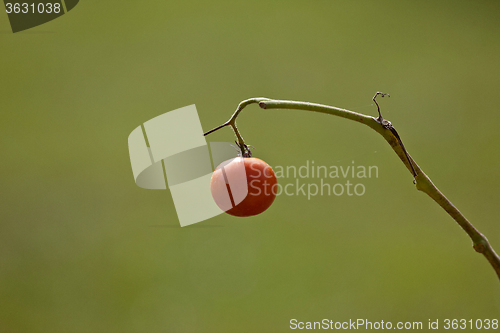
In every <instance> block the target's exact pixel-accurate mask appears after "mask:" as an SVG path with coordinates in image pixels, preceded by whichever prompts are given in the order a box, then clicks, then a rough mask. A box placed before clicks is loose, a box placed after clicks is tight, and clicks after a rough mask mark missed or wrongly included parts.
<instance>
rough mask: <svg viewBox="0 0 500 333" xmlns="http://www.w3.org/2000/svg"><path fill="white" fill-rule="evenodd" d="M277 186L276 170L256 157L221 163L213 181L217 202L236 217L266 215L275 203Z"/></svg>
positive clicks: (214, 196) (211, 188)
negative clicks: (266, 211)
mask: <svg viewBox="0 0 500 333" xmlns="http://www.w3.org/2000/svg"><path fill="white" fill-rule="evenodd" d="M277 186H278V181H277V179H276V174H275V173H274V171H273V169H272V168H271V167H270V166H269V164H267V163H266V162H264V161H262V160H261V159H258V158H255V157H236V158H233V159H230V160H227V161H225V162H222V163H221V164H220V165H219V166H218V167H217V168H216V169H215V171H214V173H213V174H212V179H211V181H210V190H211V192H212V197H213V198H214V200H215V203H216V204H217V206H219V208H221V209H222V210H223V211H225V212H226V213H228V214H230V215H233V216H253V215H257V214H260V213H262V212H264V211H265V210H266V209H268V208H269V207H270V206H271V204H272V203H273V201H274V199H275V197H276V191H277Z"/></svg>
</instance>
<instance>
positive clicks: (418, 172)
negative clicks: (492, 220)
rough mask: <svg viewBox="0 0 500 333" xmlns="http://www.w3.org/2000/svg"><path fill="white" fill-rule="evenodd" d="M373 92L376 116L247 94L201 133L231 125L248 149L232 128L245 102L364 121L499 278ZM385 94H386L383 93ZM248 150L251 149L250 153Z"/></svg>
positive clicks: (479, 241) (493, 259)
mask: <svg viewBox="0 0 500 333" xmlns="http://www.w3.org/2000/svg"><path fill="white" fill-rule="evenodd" d="M377 95H381V96H382V97H383V96H384V95H387V94H384V93H380V92H377V93H376V94H375V96H374V97H373V101H374V102H375V104H376V105H377V110H378V113H379V117H378V118H374V117H371V116H367V115H364V114H361V113H357V112H353V111H349V110H345V109H341V108H336V107H333V106H328V105H322V104H315V103H307V102H297V101H284V100H273V99H269V98H263V97H260V98H251V99H247V100H245V101H243V102H241V103H240V104H239V105H238V108H236V111H235V112H234V114H233V115H232V116H231V118H230V119H229V120H228V121H227V122H225V123H224V124H222V125H221V126H218V127H216V128H214V129H212V130H210V131H208V132H206V133H205V134H204V135H208V134H210V133H212V132H214V131H216V130H218V129H220V128H222V127H225V126H228V125H229V126H231V127H232V128H233V131H234V133H235V135H236V137H237V139H238V146H239V147H240V149H241V153H242V155H243V156H246V155H245V154H248V153H250V150H249V148H248V146H247V145H246V144H245V142H244V141H243V138H242V137H241V135H240V133H239V132H238V129H237V128H236V118H237V117H238V115H239V113H240V112H241V110H243V108H244V107H245V106H247V105H249V104H253V103H258V104H259V106H260V107H261V108H262V109H296V110H305V111H314V112H320V113H326V114H329V115H333V116H338V117H342V118H347V119H350V120H354V121H357V122H359V123H362V124H365V125H367V126H369V127H370V128H372V129H373V130H375V131H377V132H378V133H379V134H380V135H382V136H383V137H384V139H385V140H386V141H387V142H388V143H389V144H390V145H391V147H392V149H393V150H394V151H395V152H396V154H397V155H398V156H399V158H400V159H401V161H402V162H403V163H404V164H405V165H406V167H407V168H408V170H409V171H410V172H411V173H412V175H413V177H414V183H415V184H416V188H417V189H418V190H419V191H422V192H424V193H426V194H427V195H428V196H430V197H431V198H432V199H433V200H434V201H436V202H437V203H438V205H440V206H441V207H442V208H443V209H444V210H445V211H446V212H447V213H448V214H449V215H450V216H451V217H452V218H453V219H454V220H455V221H456V222H457V223H458V224H459V225H460V227H462V229H463V230H464V231H465V232H466V233H467V235H469V237H470V238H471V240H472V243H473V248H474V250H476V251H477V252H479V253H482V254H483V255H484V256H485V258H486V259H487V260H488V262H489V263H490V264H491V266H492V267H493V269H494V270H495V272H496V274H497V276H498V278H499V279H500V257H499V256H498V254H496V252H495V250H494V249H493V248H492V247H491V245H490V243H489V242H488V239H487V238H486V237H485V236H484V235H483V234H481V233H480V232H479V231H478V230H477V229H476V228H475V227H474V226H473V225H472V224H471V223H470V222H469V221H468V220H467V218H465V216H464V215H463V214H462V213H461V212H460V211H459V210H458V209H457V208H456V207H455V206H454V205H453V204H452V203H451V202H450V201H449V200H448V199H447V198H446V197H445V196H444V195H443V193H441V191H439V189H438V188H437V187H436V186H435V185H434V184H433V183H432V181H431V180H430V178H429V177H428V176H427V175H426V174H425V173H424V172H423V171H422V169H420V167H419V166H418V164H417V163H416V162H415V161H414V160H413V159H412V158H411V156H410V154H408V152H407V151H406V149H405V147H404V145H403V142H402V141H401V138H400V136H399V134H398V132H397V131H396V129H395V128H394V126H392V124H391V122H390V121H387V120H385V119H383V118H382V114H381V113H380V107H379V105H378V103H377V101H376V97H377ZM387 96H388V95H387ZM250 154H251V153H250Z"/></svg>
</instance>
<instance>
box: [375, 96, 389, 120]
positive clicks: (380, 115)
mask: <svg viewBox="0 0 500 333" xmlns="http://www.w3.org/2000/svg"><path fill="white" fill-rule="evenodd" d="M378 95H380V96H382V97H384V96H387V97H391V95H389V94H387V93H383V92H380V91H377V92H376V93H375V96H373V98H372V100H373V101H374V102H375V104H377V111H378V118H377V120H378V121H379V122H380V123H382V122H383V120H384V118H382V113H380V106H378V103H377V96H378Z"/></svg>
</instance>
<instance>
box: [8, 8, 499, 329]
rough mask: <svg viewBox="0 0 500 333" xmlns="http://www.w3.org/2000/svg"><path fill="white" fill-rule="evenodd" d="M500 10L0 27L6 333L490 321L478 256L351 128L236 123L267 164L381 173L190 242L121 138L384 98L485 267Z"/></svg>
mask: <svg viewBox="0 0 500 333" xmlns="http://www.w3.org/2000/svg"><path fill="white" fill-rule="evenodd" d="M499 15H500V3H499V2H497V1H487V0H482V1H465V0H464V1H459V0H454V1H451V0H448V1H386V0H380V1H376V2H374V1H307V2H305V1H273V2H269V1H259V2H258V1H244V2H243V1H210V2H203V1H186V2H179V1H178V2H169V1H149V2H137V1H116V0H109V1H95V0H94V1H93V0H86V1H81V2H80V4H79V5H78V6H77V7H75V9H74V10H72V11H71V12H70V13H68V14H67V15H64V16H62V17H61V18H58V19H56V20H54V21H51V22H49V23H47V24H44V25H42V26H39V27H36V28H33V29H30V30H27V31H25V32H20V33H17V34H12V33H11V31H10V27H9V25H8V19H7V15H0V49H1V50H2V55H1V58H0V59H1V62H0V73H1V80H0V100H1V111H0V112H1V118H0V119H1V121H0V127H1V130H0V143H1V144H0V156H1V159H2V163H1V164H0V170H1V175H2V176H1V178H0V188H1V191H0V195H1V197H0V202H1V206H2V208H1V210H0V221H1V223H0V332H281V331H288V330H289V321H290V319H292V318H296V319H298V320H299V321H315V320H316V321H319V320H321V319H323V318H329V319H332V320H334V321H345V320H349V319H353V320H355V319H357V318H366V319H368V320H371V321H380V320H384V321H394V322H395V321H407V320H408V321H422V322H424V325H425V323H427V322H428V319H432V320H435V319H441V320H443V319H445V318H459V319H460V318H465V319H474V320H475V319H477V318H493V317H495V316H497V318H498V313H499V312H500V311H499V310H500V297H499V283H498V279H497V277H496V275H495V273H494V272H493V270H492V269H491V268H490V266H489V265H488V263H487V261H486V260H485V259H484V258H483V257H482V256H481V255H479V254H476V253H475V252H474V251H473V249H472V247H471V241H470V240H469V239H468V237H467V235H466V234H465V233H464V232H463V231H462V230H460V228H459V227H458V225H456V223H455V222H454V221H453V220H452V219H451V218H450V217H449V216H448V215H447V214H446V213H445V212H444V211H443V210H442V209H441V208H440V207H439V206H438V205H437V204H435V203H434V202H432V200H430V199H429V198H428V197H427V196H425V195H424V194H422V193H419V192H417V191H416V190H415V188H414V185H413V184H412V177H411V175H410V173H409V172H408V171H407V170H406V169H405V167H404V166H403V164H402V163H401V162H400V161H399V160H398V158H397V156H396V155H395V154H394V152H393V151H392V150H391V148H390V147H389V146H388V145H387V144H386V142H385V141H384V140H383V138H382V137H380V136H378V134H376V133H375V132H373V131H371V130H369V129H368V128H365V127H363V126H361V125H360V124H357V123H354V122H350V121H347V120H344V119H340V118H335V117H330V116H327V115H322V114H315V113H308V112H303V111H290V110H273V111H271V110H261V109H259V108H258V107H257V106H250V107H248V108H247V109H245V111H244V112H243V113H242V114H241V116H240V117H239V118H238V125H239V129H240V130H241V133H242V135H243V136H244V138H245V140H246V141H247V143H248V144H252V145H253V146H255V147H256V149H255V150H254V154H255V156H256V157H259V158H262V159H264V160H265V161H266V162H268V163H269V164H270V165H273V166H275V165H281V166H287V165H295V166H300V165H303V164H305V163H306V161H307V160H310V161H312V160H314V161H315V163H316V165H344V166H347V165H351V164H352V161H355V164H356V165H366V166H369V165H376V166H378V168H379V177H378V178H376V179H370V180H366V181H364V182H363V183H364V184H365V186H366V193H365V195H363V196H361V197H358V196H353V197H348V196H341V197H334V196H330V197H328V196H322V197H320V196H318V197H314V198H312V199H311V200H307V198H304V197H303V196H292V197H286V196H280V197H278V198H277V200H276V202H275V204H274V205H273V206H272V207H271V208H270V209H269V210H268V211H267V212H265V213H264V214H262V215H260V216H257V217H253V218H242V219H239V218H234V217H231V216H227V215H220V216H218V217H215V218H213V219H210V220H208V221H205V222H202V223H200V224H198V225H194V226H191V227H186V228H180V227H179V225H178V222H177V216H176V213H175V209H174V206H173V203H172V200H171V196H170V193H169V191H151V190H143V189H140V188H138V187H137V186H136V185H135V184H134V181H133V177H132V172H131V168H130V161H129V157H128V148H127V137H128V134H129V133H130V132H131V131H132V130H133V129H134V128H135V127H137V126H138V125H139V124H141V123H143V122H144V121H146V120H148V119H151V118H153V117H155V116H157V115H159V114H162V113H164V112H167V111H170V110H174V109H176V108H179V107H182V106H186V105H189V104H196V106H197V108H198V112H199V114H200V118H201V121H202V126H203V128H204V129H205V130H208V129H210V128H212V127H214V126H216V125H219V124H220V123H222V122H223V121H225V120H227V119H228V118H229V116H230V115H231V113H232V112H233V111H234V109H235V107H236V106H237V104H238V103H239V102H240V101H241V100H243V99H246V98H250V97H258V96H264V97H271V98H277V99H293V100H303V101H309V102H316V103H323V104H329V105H333V106H338V107H343V108H347V109H350V110H353V111H358V112H361V113H365V114H371V115H374V116H375V115H376V108H375V107H374V106H373V105H371V104H372V101H371V97H372V96H373V94H374V93H375V92H376V91H384V92H388V93H390V94H391V98H390V99H387V98H385V99H383V100H381V103H380V104H381V108H382V112H383V115H384V118H386V119H389V120H391V121H392V123H393V124H394V126H395V127H396V128H397V130H398V132H399V133H400V135H401V137H402V139H403V142H404V143H405V146H406V148H407V149H408V151H409V153H410V154H411V155H412V156H413V158H415V160H416V161H417V162H418V163H419V165H420V166H421V167H422V168H423V170H424V171H425V172H426V173H427V174H428V175H429V176H430V177H431V179H432V180H433V181H434V183H435V184H436V185H437V186H438V187H439V188H440V189H441V190H442V191H443V192H444V193H445V195H447V196H448V198H449V199H450V200H451V201H452V202H453V203H454V204H455V205H456V206H457V207H458V208H459V209H460V210H461V211H462V212H463V213H464V214H465V216H467V217H468V218H469V220H470V221H471V222H472V223H473V224H474V225H475V226H476V227H477V228H478V229H479V230H480V231H481V232H483V233H484V234H485V235H486V236H487V237H488V238H489V240H490V242H491V244H492V245H493V247H495V248H496V249H497V251H498V250H500V225H499V224H498V210H497V207H498V202H499V200H500V192H499V190H498V188H499V185H500V177H499V176H498V173H497V165H498V163H499V161H500V155H499V152H498V150H497V146H498V144H499V143H500V137H499V134H498V123H499V122H500V112H498V111H499V106H498V105H499V104H498V98H497V95H498V88H499V86H500V62H499V61H498V54H499V53H500V38H499V37H500V36H499V33H500V30H499V26H498V23H499V20H498V17H499ZM346 137H347V138H349V139H348V140H346V139H345V138H346ZM208 140H209V141H232V140H233V134H232V132H231V130H230V129H229V128H226V129H223V130H221V131H218V132H217V133H214V134H212V135H211V136H210V137H208Z"/></svg>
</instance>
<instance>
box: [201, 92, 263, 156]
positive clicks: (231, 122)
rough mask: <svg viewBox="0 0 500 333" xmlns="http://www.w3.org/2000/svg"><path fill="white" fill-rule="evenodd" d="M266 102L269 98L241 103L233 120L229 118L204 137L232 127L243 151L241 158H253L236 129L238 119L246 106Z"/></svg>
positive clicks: (259, 98) (253, 99)
mask: <svg viewBox="0 0 500 333" xmlns="http://www.w3.org/2000/svg"><path fill="white" fill-rule="evenodd" d="M265 100H268V98H264V97H257V98H250V99H247V100H244V101H243V102H241V103H240V104H239V105H238V107H237V108H236V111H234V113H233V115H232V116H231V118H229V120H228V121H226V122H225V123H224V124H222V125H220V126H217V127H215V128H213V129H211V130H210V131H208V132H206V133H204V134H203V135H208V134H210V133H213V132H215V131H217V130H219V129H221V128H223V127H226V126H231V128H232V129H233V131H234V135H236V138H237V140H238V142H237V143H236V144H237V145H238V147H239V148H240V150H241V156H252V152H251V151H250V148H249V147H248V146H247V145H246V144H245V141H244V140H243V137H242V136H241V134H240V132H239V131H238V127H236V118H237V117H238V115H239V114H240V112H241V110H243V109H244V108H245V106H247V105H250V104H254V103H259V102H261V101H265Z"/></svg>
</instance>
